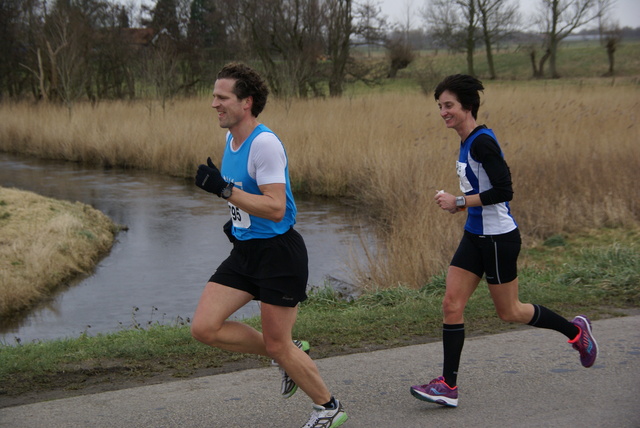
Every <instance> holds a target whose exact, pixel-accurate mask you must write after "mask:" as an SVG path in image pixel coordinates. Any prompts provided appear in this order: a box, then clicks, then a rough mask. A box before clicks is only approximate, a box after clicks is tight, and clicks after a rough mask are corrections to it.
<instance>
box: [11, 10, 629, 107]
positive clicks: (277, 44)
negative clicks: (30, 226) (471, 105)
mask: <svg viewBox="0 0 640 428" xmlns="http://www.w3.org/2000/svg"><path fill="white" fill-rule="evenodd" d="M614 1H615V0H539V15H538V16H537V17H536V19H537V26H538V31H537V33H538V35H539V38H538V39H537V41H536V42H535V43H531V45H530V53H529V54H530V56H531V61H532V67H533V75H534V76H536V77H542V76H544V74H545V73H544V70H543V67H544V64H545V62H546V61H547V60H548V61H549V69H550V71H549V73H550V76H551V77H558V75H557V70H556V66H555V64H556V56H557V53H558V44H559V43H560V42H561V41H562V40H563V39H564V38H566V37H567V36H568V35H570V34H572V33H573V32H575V30H576V29H577V28H580V27H581V26H583V25H585V24H586V23H589V22H592V21H598V23H599V29H600V30H601V34H604V35H605V36H606V37H608V39H607V40H608V41H607V43H609V44H610V45H611V49H610V51H611V61H613V52H615V46H616V43H617V42H616V40H617V39H616V38H615V37H613V36H612V35H615V34H617V33H616V32H615V31H613V30H612V28H611V26H609V27H608V24H607V16H608V15H607V13H608V11H609V10H610V8H611V6H612V4H613V2H614ZM136 13H137V15H136ZM416 19H418V20H419V21H420V23H421V25H419V26H417V27H416V24H415V22H414V21H415V20H416ZM521 19H522V17H521V16H520V14H519V12H518V1H517V0H427V1H426V2H425V4H424V5H423V7H421V8H419V9H418V11H417V12H416V11H415V10H412V9H411V8H410V7H407V10H406V20H404V22H401V23H395V24H393V23H390V22H388V18H387V17H385V16H383V15H382V12H381V7H380V4H379V2H376V1H375V0H362V1H359V2H356V1H352V0H156V1H155V3H154V4H153V5H151V6H142V8H141V9H140V10H136V9H135V8H134V7H133V6H131V5H129V6H126V5H123V4H119V3H114V2H113V1H109V0H0V100H3V99H6V98H9V99H24V98H32V99H36V100H45V101H52V102H58V103H64V104H66V105H67V106H69V108H70V107H71V106H72V105H73V103H74V102H75V101H76V100H79V99H88V100H91V101H97V100H102V99H136V98H155V99H159V100H161V101H162V104H163V106H164V103H165V102H166V101H167V100H169V99H170V98H171V97H173V96H175V95H177V94H185V95H189V94H194V93H199V92H200V91H203V90H209V89H210V85H211V82H212V79H213V74H214V73H215V71H216V70H217V69H219V67H220V66H221V65H222V64H223V63H225V62H227V61H229V60H244V61H250V62H253V63H256V64H258V66H259V67H260V69H261V71H262V72H263V73H264V75H265V77H266V79H267V80H268V82H269V85H270V87H271V90H272V92H273V93H274V94H275V95H276V96H280V97H309V96H324V95H326V93H325V92H328V95H330V96H340V95H342V93H343V91H344V87H345V84H346V82H347V81H353V80H361V81H363V82H365V83H367V84H373V83H375V82H376V81H379V80H380V79H383V78H386V77H393V76H395V73H396V72H397V71H398V70H399V69H402V68H404V67H406V66H407V65H408V64H409V63H410V62H411V61H412V60H413V58H414V54H413V49H414V48H415V45H416V37H417V38H420V39H422V40H423V41H424V40H428V41H429V44H430V46H431V47H434V48H437V49H446V50H448V51H454V52H460V51H462V52H465V53H466V56H467V68H468V70H467V71H468V73H469V74H475V72H474V64H473V58H474V53H475V50H476V49H477V48H478V47H484V50H485V52H486V57H487V61H488V64H489V73H490V78H496V75H495V69H494V67H493V59H492V55H493V52H494V51H495V46H496V44H498V43H500V42H501V40H504V39H505V38H507V37H509V35H511V34H513V33H514V32H515V31H517V30H518V29H520V28H522V23H521ZM614 30H615V29H614ZM358 46H362V47H363V48H362V49H359V52H363V51H364V52H366V53H367V54H365V55H364V56H363V55H361V56H360V57H358V58H357V59H356V56H354V54H353V53H354V50H355V48H356V47H358ZM373 48H377V49H380V48H383V49H384V50H385V52H386V56H385V57H384V61H374V60H371V50H372V49H373ZM538 52H541V55H542V56H541V57H537V56H536V55H538ZM611 71H612V72H613V68H612V66H611Z"/></svg>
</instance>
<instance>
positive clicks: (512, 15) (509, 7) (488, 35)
mask: <svg viewBox="0 0 640 428" xmlns="http://www.w3.org/2000/svg"><path fill="white" fill-rule="evenodd" d="M476 1H477V5H478V13H479V15H480V16H479V22H480V27H481V30H482V40H483V42H484V46H485V50H486V54H487V64H488V66H489V78H490V79H495V78H496V77H497V76H496V70H495V66H494V63H493V44H494V43H495V42H496V41H498V40H499V39H500V38H502V37H504V36H506V35H507V34H508V33H510V32H511V31H513V30H515V27H516V26H517V25H518V24H519V15H518V9H517V5H516V4H509V3H508V0H476Z"/></svg>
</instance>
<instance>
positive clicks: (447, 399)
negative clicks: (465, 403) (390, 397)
mask: <svg viewBox="0 0 640 428" xmlns="http://www.w3.org/2000/svg"><path fill="white" fill-rule="evenodd" d="M410 390H411V395H413V396H414V397H416V398H417V399H418V400H422V401H428V402H430V403H436V404H441V405H443V406H449V407H458V387H457V386H454V387H453V388H451V387H449V385H447V383H446V382H445V381H444V378H443V377H442V376H439V377H437V378H435V379H434V380H432V381H431V382H429V383H428V384H426V385H414V386H412V387H411V388H410Z"/></svg>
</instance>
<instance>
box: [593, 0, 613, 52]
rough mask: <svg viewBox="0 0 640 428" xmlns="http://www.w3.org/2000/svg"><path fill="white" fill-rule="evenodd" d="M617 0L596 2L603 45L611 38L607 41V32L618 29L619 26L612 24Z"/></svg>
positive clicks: (599, 34)
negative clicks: (613, 10) (611, 16)
mask: <svg viewBox="0 0 640 428" xmlns="http://www.w3.org/2000/svg"><path fill="white" fill-rule="evenodd" d="M616 1H617V0H596V6H595V7H596V13H597V20H598V36H599V37H600V42H601V43H603V42H604V43H608V41H609V38H608V37H607V38H606V39H605V36H606V34H605V33H607V32H609V31H610V30H611V29H612V28H614V27H617V25H615V24H613V23H611V22H610V21H611V18H610V14H611V10H612V9H613V6H615V4H616Z"/></svg>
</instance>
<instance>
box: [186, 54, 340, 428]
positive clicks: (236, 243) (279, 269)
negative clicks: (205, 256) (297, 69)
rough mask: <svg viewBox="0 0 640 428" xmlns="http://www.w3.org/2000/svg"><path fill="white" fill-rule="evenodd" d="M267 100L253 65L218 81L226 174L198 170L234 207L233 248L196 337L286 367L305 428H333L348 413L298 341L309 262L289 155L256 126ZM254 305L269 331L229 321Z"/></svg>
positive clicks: (199, 313) (198, 320) (203, 182)
mask: <svg viewBox="0 0 640 428" xmlns="http://www.w3.org/2000/svg"><path fill="white" fill-rule="evenodd" d="M268 94H269V90H268V88H267V86H266V83H265V82H264V80H263V79H262V78H261V76H260V75H259V74H258V73H256V72H255V71H254V70H252V69H251V68H249V67H247V66H246V65H244V64H239V63H232V64H228V65H226V66H225V67H224V68H222V70H220V72H219V73H218V75H217V77H216V81H215V84H214V89H213V103H212V105H211V107H213V109H214V110H215V111H216V113H217V117H218V122H219V124H220V127H222V128H225V129H228V132H227V136H226V146H225V151H224V155H223V159H222V168H221V171H220V170H218V168H217V167H216V166H215V165H214V163H213V162H212V161H211V158H209V159H207V164H206V165H200V166H199V167H198V172H197V175H196V185H197V186H198V187H200V188H202V189H204V190H206V191H207V192H210V193H213V194H215V195H217V196H219V197H220V198H222V199H224V200H226V202H227V203H228V205H229V209H230V212H231V224H230V226H231V227H230V230H228V228H226V229H227V233H228V235H229V236H230V240H231V241H232V242H233V249H232V250H231V254H230V255H229V257H228V258H227V259H226V260H225V261H223V262H222V264H221V265H220V266H219V267H218V269H217V270H216V271H215V273H214V274H213V275H212V276H211V278H210V279H209V282H208V283H207V285H206V286H205V289H204V291H203V293H202V296H201V297H200V301H199V303H198V307H197V308H196V311H195V314H194V316H193V321H192V324H191V334H192V336H193V337H194V338H195V339H197V340H198V341H200V342H202V343H205V344H207V345H209V346H213V347H217V348H220V349H225V350H227V351H232V352H242V353H248V354H257V355H264V356H269V357H270V358H272V359H273V360H274V361H275V362H276V363H277V365H279V367H280V368H281V373H282V389H281V393H282V396H283V397H285V398H288V397H290V396H292V395H293V393H295V392H296V390H297V389H298V387H299V388H300V389H302V390H303V391H304V392H305V393H306V394H307V395H308V396H309V397H310V398H311V400H312V401H313V412H312V413H311V417H310V418H309V421H308V422H307V423H306V424H305V425H304V427H305V428H320V427H322V428H334V427H338V426H340V425H342V424H343V423H344V422H345V421H346V420H347V414H346V412H345V411H344V409H343V407H342V404H341V403H340V402H339V401H338V400H337V399H335V398H334V397H333V396H332V395H331V393H330V392H329V390H328V389H327V386H326V385H325V383H324V381H323V380H322V378H321V377H320V373H319V371H318V368H317V366H316V364H315V363H314V362H313V360H312V359H311V358H310V357H309V355H308V353H307V352H308V349H309V344H308V343H307V342H303V341H293V340H292V337H291V331H292V329H293V325H294V323H295V321H296V316H297V313H298V303H300V302H302V301H303V300H305V299H306V298H307V295H306V287H307V278H308V258H307V249H306V246H305V243H304V240H303V238H302V236H301V235H300V234H299V233H298V232H297V231H296V230H294V229H293V225H294V224H295V222H296V212H297V209H296V205H295V202H294V199H293V194H292V192H291V186H290V181H289V165H288V158H287V154H286V152H285V149H284V146H283V145H282V142H281V141H280V139H279V138H278V137H277V136H276V135H275V134H274V133H273V132H272V131H271V130H270V129H269V128H267V127H266V126H265V125H263V124H261V123H259V122H258V120H257V118H258V115H259V114H260V113H261V112H262V110H263V109H264V107H265V105H266V102H267V96H268ZM251 300H259V301H260V302H261V305H260V308H261V309H260V314H261V319H262V332H259V331H257V330H255V329H254V328H252V327H250V326H248V325H247V324H244V323H241V322H236V321H230V320H228V318H229V317H230V316H231V315H232V314H233V313H234V312H235V311H236V310H238V309H240V308H241V307H242V306H244V305H245V304H246V303H248V302H249V301H251ZM305 351H307V352H305ZM256 423H258V421H256Z"/></svg>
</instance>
